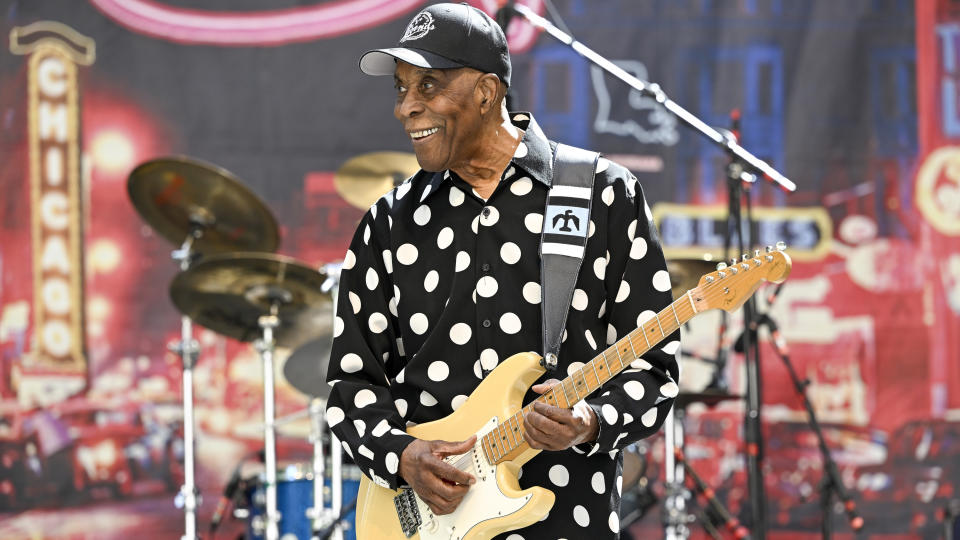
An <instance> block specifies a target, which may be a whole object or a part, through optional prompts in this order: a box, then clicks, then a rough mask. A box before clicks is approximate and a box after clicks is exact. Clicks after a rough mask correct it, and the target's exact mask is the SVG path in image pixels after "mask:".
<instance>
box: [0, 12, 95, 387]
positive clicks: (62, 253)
mask: <svg viewBox="0 0 960 540" xmlns="http://www.w3.org/2000/svg"><path fill="white" fill-rule="evenodd" d="M10 50H11V52H13V53H16V54H24V55H29V59H28V61H27V63H28V74H27V78H28V103H27V107H28V130H29V159H30V206H31V233H32V234H31V236H32V239H33V286H34V305H33V321H34V327H33V337H34V339H33V351H32V355H31V362H30V364H29V365H27V366H25V368H27V371H31V372H40V373H47V374H49V375H56V374H66V373H76V374H86V371H87V362H86V356H85V353H84V308H83V230H82V225H83V224H82V219H81V218H82V212H81V202H80V201H81V196H80V194H81V184H80V126H79V122H80V111H79V104H78V100H79V89H78V84H77V65H78V64H83V65H88V64H90V63H92V62H93V59H94V44H93V41H92V40H91V39H90V38H87V37H84V36H82V35H80V34H78V33H77V32H76V31H74V30H72V29H71V28H69V27H67V26H64V25H62V24H60V23H55V22H49V21H43V22H38V23H34V24H31V25H29V26H25V27H18V28H14V29H13V30H12V31H11V32H10Z"/></svg>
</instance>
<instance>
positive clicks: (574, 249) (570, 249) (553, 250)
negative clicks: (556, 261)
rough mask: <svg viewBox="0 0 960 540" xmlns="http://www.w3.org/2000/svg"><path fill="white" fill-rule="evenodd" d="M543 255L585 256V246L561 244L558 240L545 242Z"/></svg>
mask: <svg viewBox="0 0 960 540" xmlns="http://www.w3.org/2000/svg"><path fill="white" fill-rule="evenodd" d="M541 254H543V255H566V256H567V257H576V258H577V259H582V258H583V246H571V245H570V244H560V243H557V242H544V244H543V249H542V250H541Z"/></svg>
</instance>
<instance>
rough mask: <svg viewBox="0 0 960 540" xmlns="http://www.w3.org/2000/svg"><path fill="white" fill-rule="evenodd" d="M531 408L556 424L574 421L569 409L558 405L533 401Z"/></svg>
mask: <svg viewBox="0 0 960 540" xmlns="http://www.w3.org/2000/svg"><path fill="white" fill-rule="evenodd" d="M533 410H534V411H536V412H538V413H540V414H542V415H543V416H545V417H547V418H549V419H550V420H553V421H554V422H556V423H558V424H568V425H570V424H573V422H574V421H575V419H574V417H573V413H572V412H571V411H570V409H561V408H560V407H554V406H553V405H547V404H546V403H540V402H534V403H533Z"/></svg>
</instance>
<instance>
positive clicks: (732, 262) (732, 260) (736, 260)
mask: <svg viewBox="0 0 960 540" xmlns="http://www.w3.org/2000/svg"><path fill="white" fill-rule="evenodd" d="M738 262H740V261H739V260H738V259H737V258H736V257H734V258H732V259H730V266H736V265H737V263H738Z"/></svg>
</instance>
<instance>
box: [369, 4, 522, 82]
mask: <svg viewBox="0 0 960 540" xmlns="http://www.w3.org/2000/svg"><path fill="white" fill-rule="evenodd" d="M397 60H403V61H404V62H407V63H408V64H412V65H414V66H417V67H422V68H435V69H450V68H460V67H469V68H474V69H477V70H480V71H482V72H484V73H493V74H494V75H496V76H497V77H500V80H501V81H503V82H504V84H506V85H507V86H509V85H510V51H509V49H508V48H507V38H506V36H504V35H503V30H501V29H500V27H499V26H497V23H495V22H494V21H493V19H491V18H490V17H489V16H488V15H487V14H486V13H484V12H483V11H480V10H479V9H477V8H475V7H472V6H468V5H467V4H435V5H432V6H430V7H428V8H426V9H424V10H423V11H421V12H420V13H417V14H416V16H414V17H413V19H411V20H410V23H409V24H408V25H407V29H406V30H405V31H404V32H403V36H402V37H401V38H400V41H399V42H398V43H397V46H396V47H394V48H390V49H374V50H372V51H367V52H365V53H364V54H363V56H361V57H360V70H361V71H363V72H364V73H366V74H367V75H393V72H394V70H395V69H396V61H397Z"/></svg>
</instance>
